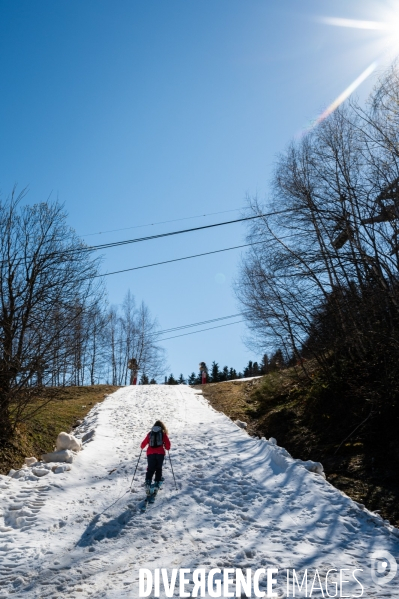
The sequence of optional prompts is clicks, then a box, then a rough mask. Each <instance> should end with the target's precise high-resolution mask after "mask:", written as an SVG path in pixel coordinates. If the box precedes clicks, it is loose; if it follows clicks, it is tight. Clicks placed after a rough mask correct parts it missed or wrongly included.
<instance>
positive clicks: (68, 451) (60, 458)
mask: <svg viewBox="0 0 399 599" xmlns="http://www.w3.org/2000/svg"><path fill="white" fill-rule="evenodd" d="M88 420H89V421H90V420H91V419H90V418H89V419H88ZM80 423H81V424H80V425H79V428H77V429H75V435H70V434H68V433H65V432H61V433H60V434H59V435H58V437H57V441H56V447H55V451H53V452H50V453H45V454H43V455H42V456H41V460H37V459H36V458H35V457H33V456H32V457H29V458H25V463H24V465H23V466H22V468H20V469H19V470H14V469H11V470H10V472H9V473H8V476H9V477H11V478H15V479H19V480H21V481H29V480H31V481H34V480H38V479H39V478H42V477H43V476H47V475H48V474H64V473H65V472H69V471H70V470H71V466H70V465H69V464H72V463H73V461H74V460H75V458H76V456H77V454H78V452H80V451H81V450H82V449H83V447H84V445H85V444H86V443H88V442H89V441H91V440H93V437H94V433H95V429H91V430H87V429H88V428H89V427H88V422H86V421H85V420H80ZM77 435H80V436H81V439H79V438H78V436H77Z"/></svg>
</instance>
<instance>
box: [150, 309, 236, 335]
mask: <svg viewBox="0 0 399 599" xmlns="http://www.w3.org/2000/svg"><path fill="white" fill-rule="evenodd" d="M237 316H242V313H241V312H240V313H239V314H231V315H230V316H221V317H220V318H212V320H203V321H202V322H194V323H192V324H183V325H181V326H179V327H174V328H172V329H165V330H164V331H157V332H156V333H153V334H154V335H165V334H166V333H173V332H174V331H180V330H182V329H188V328H190V327H199V326H200V325H202V324H210V323H211V322H218V321H219V320H227V319H229V318H236V317H237Z"/></svg>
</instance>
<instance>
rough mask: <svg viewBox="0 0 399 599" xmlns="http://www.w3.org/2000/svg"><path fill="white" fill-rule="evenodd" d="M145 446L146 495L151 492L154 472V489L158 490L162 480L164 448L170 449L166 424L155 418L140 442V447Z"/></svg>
mask: <svg viewBox="0 0 399 599" xmlns="http://www.w3.org/2000/svg"><path fill="white" fill-rule="evenodd" d="M147 445H148V448H147V463H148V466H147V472H146V475H145V489H146V493H147V495H150V493H151V482H152V477H153V476H154V473H155V489H156V490H158V489H159V487H160V483H161V481H162V465H163V461H164V459H165V449H167V450H169V449H170V441H169V437H168V431H167V428H166V426H165V425H164V423H163V422H161V420H157V421H156V423H155V424H154V426H153V427H152V429H151V430H150V432H149V433H148V434H147V436H146V438H145V439H143V441H142V442H141V449H144V447H146V446H147Z"/></svg>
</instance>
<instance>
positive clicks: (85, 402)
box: [0, 385, 118, 474]
mask: <svg viewBox="0 0 399 599" xmlns="http://www.w3.org/2000/svg"><path fill="white" fill-rule="evenodd" d="M117 389H118V387H113V386H111V385H94V386H87V387H62V388H59V389H57V390H56V394H55V399H52V400H51V401H50V402H49V403H48V404H47V405H46V406H45V407H44V408H43V409H42V410H40V411H39V412H37V413H36V414H34V415H33V416H32V417H31V418H30V420H29V421H28V422H25V423H23V424H21V425H20V426H19V428H18V430H17V431H16V434H15V436H14V438H13V439H12V440H10V441H8V442H7V443H6V444H5V445H3V446H0V474H8V472H9V471H10V469H11V468H14V469H17V468H20V467H21V466H22V464H23V463H24V459H25V457H30V456H35V457H37V458H38V459H40V455H41V454H42V453H47V452H50V451H53V449H54V446H55V441H56V439H57V436H58V434H59V433H60V432H61V431H65V432H70V431H71V429H72V427H73V426H74V425H75V424H76V421H77V420H82V419H83V418H84V417H85V416H86V414H88V412H89V411H90V410H91V409H92V407H93V406H94V405H95V404H96V403H99V402H102V401H103V400H104V398H105V396H106V395H109V394H110V393H113V392H114V391H116V390H117ZM48 393H51V394H53V393H54V389H49V390H48ZM43 399H44V400H45V399H46V391H44V395H43V397H42V398H40V399H38V400H36V402H37V403H38V402H41V401H43ZM33 405H34V404H33Z"/></svg>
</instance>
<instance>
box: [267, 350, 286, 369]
mask: <svg viewBox="0 0 399 599" xmlns="http://www.w3.org/2000/svg"><path fill="white" fill-rule="evenodd" d="M283 366H285V360H284V356H283V352H282V351H281V349H278V350H277V351H276V352H274V354H273V355H272V357H271V358H270V370H278V369H279V368H283Z"/></svg>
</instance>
